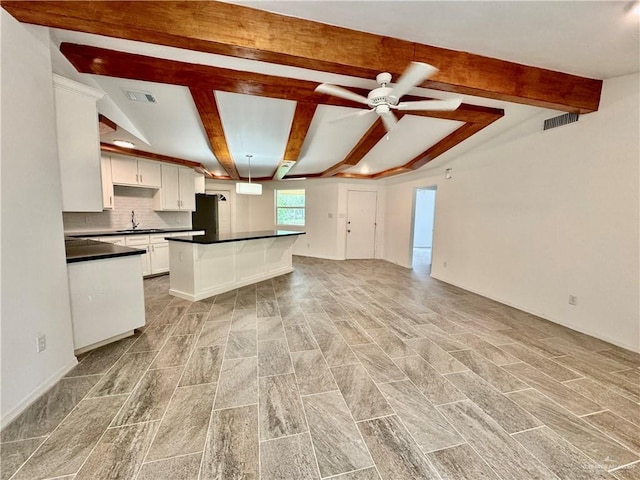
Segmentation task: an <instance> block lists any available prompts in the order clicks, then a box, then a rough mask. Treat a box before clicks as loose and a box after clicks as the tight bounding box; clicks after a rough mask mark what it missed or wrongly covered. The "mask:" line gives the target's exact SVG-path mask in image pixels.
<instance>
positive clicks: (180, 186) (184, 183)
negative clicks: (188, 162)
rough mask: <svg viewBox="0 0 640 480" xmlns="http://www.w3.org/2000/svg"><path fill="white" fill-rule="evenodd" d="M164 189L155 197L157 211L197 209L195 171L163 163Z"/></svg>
mask: <svg viewBox="0 0 640 480" xmlns="http://www.w3.org/2000/svg"><path fill="white" fill-rule="evenodd" d="M161 165H162V188H161V189H160V191H159V192H158V193H157V194H156V196H155V209H156V210H188V211H193V210H195V209H196V198H195V179H194V173H193V170H191V169H190V168H186V167H178V166H177V165H170V164H168V163H163V164H161Z"/></svg>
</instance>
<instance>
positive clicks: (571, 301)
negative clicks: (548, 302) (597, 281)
mask: <svg viewBox="0 0 640 480" xmlns="http://www.w3.org/2000/svg"><path fill="white" fill-rule="evenodd" d="M577 304H578V297H576V296H575V295H569V305H577Z"/></svg>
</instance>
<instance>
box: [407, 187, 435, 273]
mask: <svg viewBox="0 0 640 480" xmlns="http://www.w3.org/2000/svg"><path fill="white" fill-rule="evenodd" d="M436 192H437V187H426V188H417V189H416V194H415V200H414V205H415V207H414V209H413V236H412V238H413V242H412V245H411V247H412V261H411V265H412V267H413V269H414V271H416V272H417V273H423V274H427V275H428V274H430V273H431V258H432V253H433V229H434V225H435V212H436Z"/></svg>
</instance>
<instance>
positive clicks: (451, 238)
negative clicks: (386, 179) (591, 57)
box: [385, 74, 640, 350]
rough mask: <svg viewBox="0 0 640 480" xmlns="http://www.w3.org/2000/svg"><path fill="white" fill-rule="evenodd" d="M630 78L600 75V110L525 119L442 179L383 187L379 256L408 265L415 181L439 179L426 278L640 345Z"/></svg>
mask: <svg viewBox="0 0 640 480" xmlns="http://www.w3.org/2000/svg"><path fill="white" fill-rule="evenodd" d="M639 85H640V78H639V75H638V74H634V75H628V76H624V77H619V78H613V79H609V80H606V81H605V82H604V87H603V92H602V99H601V103H600V109H599V111H598V112H596V113H592V114H589V115H584V116H581V117H580V120H579V121H578V122H577V123H574V124H570V125H567V126H563V127H560V128H557V129H553V130H550V131H547V132H542V131H541V128H542V120H543V118H536V119H532V120H529V121H527V122H525V123H523V124H522V125H520V126H519V127H517V128H516V129H513V130H511V131H509V132H507V133H506V134H504V135H503V136H501V137H497V138H495V139H493V140H492V141H491V142H488V143H487V144H485V145H484V146H483V147H482V148H480V149H477V150H474V151H472V152H469V153H466V154H464V155H463V156H461V157H460V158H458V159H456V160H455V161H453V162H452V163H450V164H448V165H447V167H451V168H453V178H452V179H451V180H444V179H443V173H444V172H443V171H435V172H431V173H427V174H425V175H424V176H423V177H422V178H418V177H415V176H414V177H412V178H411V180H408V181H403V180H402V179H399V180H398V181H397V182H398V183H394V184H390V185H389V186H388V190H387V203H386V208H387V222H386V225H385V232H386V236H385V242H386V252H387V255H386V258H387V259H388V260H390V261H392V262H395V263H398V264H400V265H404V266H409V264H408V259H409V248H410V231H411V218H410V217H411V203H412V201H413V199H412V196H413V191H414V188H416V187H424V186H429V185H438V200H437V204H436V217H435V222H436V224H435V238H434V246H433V249H434V251H433V267H432V276H434V277H435V278H439V279H441V280H444V281H446V282H449V283H452V284H455V285H458V286H460V287H462V288H465V289H467V290H471V291H474V292H478V293H481V294H483V295H486V296H487V297H490V298H494V299H497V300H499V301H502V302H504V303H507V304H510V305H513V306H516V307H518V308H521V309H523V310H526V311H529V312H531V313H534V314H538V315H540V316H542V317H545V318H548V319H550V320H552V321H555V322H558V323H561V324H564V325H567V326H569V327H570V328H573V329H575V330H579V331H582V332H585V333H588V334H591V335H594V336H596V337H599V338H602V339H604V340H608V341H611V342H613V343H616V344H618V345H621V346H624V347H627V348H631V349H634V350H640V307H639V304H640V298H639V297H640V280H639V276H640V275H639V262H640V258H639V245H640V240H639V233H638V226H639V203H640V195H639V163H640V162H639V158H640V147H639V143H640V138H639V137H640V119H639V111H638V104H639V102H640V98H639V94H638V89H639ZM429 175H432V176H429ZM445 261H446V262H447V267H446V268H445V267H444V262H445ZM569 294H572V295H577V296H578V304H577V306H570V305H569V304H568V296H569Z"/></svg>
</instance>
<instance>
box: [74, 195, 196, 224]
mask: <svg viewBox="0 0 640 480" xmlns="http://www.w3.org/2000/svg"><path fill="white" fill-rule="evenodd" d="M156 191H157V190H154V189H152V188H140V187H123V186H118V185H116V186H114V208H113V210H105V211H104V212H96V213H91V212H89V213H88V212H64V213H63V214H62V219H63V222H64V231H65V232H89V231H99V230H123V229H125V228H131V211H132V210H133V211H134V212H136V221H137V222H138V223H139V225H138V228H176V227H186V228H190V227H191V212H156V211H154V210H153V195H154V194H155V193H156Z"/></svg>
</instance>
